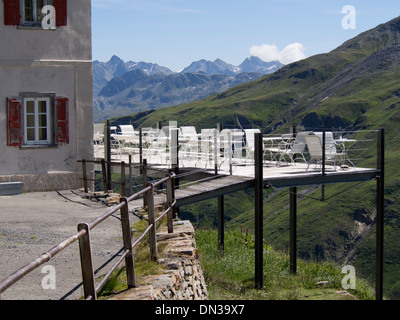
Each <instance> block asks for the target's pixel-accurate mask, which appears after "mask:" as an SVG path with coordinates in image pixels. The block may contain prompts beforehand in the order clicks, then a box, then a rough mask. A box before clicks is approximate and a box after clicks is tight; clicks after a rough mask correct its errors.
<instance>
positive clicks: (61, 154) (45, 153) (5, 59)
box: [0, 0, 93, 191]
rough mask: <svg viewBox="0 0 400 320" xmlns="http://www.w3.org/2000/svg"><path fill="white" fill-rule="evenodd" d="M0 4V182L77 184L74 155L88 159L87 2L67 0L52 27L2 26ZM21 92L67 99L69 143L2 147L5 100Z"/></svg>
mask: <svg viewBox="0 0 400 320" xmlns="http://www.w3.org/2000/svg"><path fill="white" fill-rule="evenodd" d="M3 9H4V8H3V3H2V2H0V43H2V46H1V50H0V84H1V85H0V182H1V181H23V182H24V183H25V191H34V190H52V189H64V188H72V187H78V186H81V185H82V182H81V180H80V179H79V178H80V177H81V173H80V165H79V164H78V163H77V160H78V159H92V158H93V107H92V61H91V59H92V57H91V55H92V49H91V1H90V0H68V1H67V9H68V10H67V12H68V21H67V26H63V27H57V29H56V30H43V29H23V28H19V27H17V26H6V25H4V21H3V19H4V12H3ZM4 44H7V45H4ZM22 92H35V93H39V92H46V93H55V94H56V96H62V97H67V98H68V99H69V138H70V139H69V140H70V142H69V144H64V145H58V146H55V147H43V148H37V147H32V148H26V147H25V148H24V147H10V146H7V114H6V100H7V98H8V97H9V98H11V97H18V96H19V95H20V93H22Z"/></svg>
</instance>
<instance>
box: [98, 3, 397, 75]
mask: <svg viewBox="0 0 400 320" xmlns="http://www.w3.org/2000/svg"><path fill="white" fill-rule="evenodd" d="M346 5H350V6H351V8H353V9H354V10H355V12H354V14H353V12H351V11H346V10H345V11H343V12H342V9H343V7H345V6H346ZM399 15H400V1H399V0H382V1H376V0H374V1H372V0H346V1H341V0H92V29H93V30H92V33H93V60H100V61H108V60H109V59H110V58H111V56H112V55H117V56H119V57H120V58H121V59H123V60H125V61H129V60H131V61H136V62H138V61H145V62H153V63H157V64H159V65H162V66H166V67H168V68H170V69H171V70H173V71H178V70H180V69H182V68H184V67H186V66H188V65H189V64H190V63H191V62H192V61H197V60H200V59H207V60H211V61H214V60H215V59H217V58H220V59H222V60H224V61H225V62H228V63H231V64H234V65H239V64H240V63H241V62H242V61H243V60H244V59H245V58H247V57H249V56H251V55H257V56H259V57H260V58H261V59H263V60H273V59H277V60H281V62H283V63H289V62H292V61H296V60H299V59H302V58H305V57H309V56H312V55H315V54H319V53H325V52H329V51H331V50H333V49H334V48H336V47H337V46H339V45H340V44H342V43H343V42H344V41H346V40H348V39H351V38H353V37H354V36H356V35H358V34H359V33H361V32H363V31H366V30H368V29H371V28H373V27H375V26H377V25H378V24H380V23H385V22H387V21H389V20H391V19H393V18H396V17H397V16H399ZM351 22H354V24H353V25H351ZM350 27H351V28H350ZM282 60H283V61H282Z"/></svg>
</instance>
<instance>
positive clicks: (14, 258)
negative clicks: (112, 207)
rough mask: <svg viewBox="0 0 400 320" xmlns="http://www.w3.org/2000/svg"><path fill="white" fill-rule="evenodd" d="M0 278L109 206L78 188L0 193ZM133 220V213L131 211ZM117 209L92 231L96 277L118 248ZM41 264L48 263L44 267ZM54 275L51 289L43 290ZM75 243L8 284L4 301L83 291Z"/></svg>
mask: <svg viewBox="0 0 400 320" xmlns="http://www.w3.org/2000/svg"><path fill="white" fill-rule="evenodd" d="M0 208H1V209H0V281H2V280H3V279H4V278H6V277H7V276H9V275H10V274H11V273H13V272H15V271H17V270H18V269H19V268H21V267H23V266H25V265H26V264H28V263H30V262H31V261H33V260H35V259H37V258H39V257H40V256H41V255H42V254H43V253H44V252H47V251H48V250H50V249H51V248H53V247H54V246H55V245H58V244H59V243H61V242H62V241H64V240H65V239H67V238H68V237H70V236H72V235H74V234H75V233H76V232H77V225H78V224H79V223H81V222H87V223H89V222H91V221H92V220H94V219H95V218H96V217H98V216H100V215H101V214H103V213H105V212H106V211H108V209H109V208H108V207H107V206H105V205H104V204H102V203H101V202H92V201H90V200H86V199H83V198H82V197H81V194H79V192H77V191H74V192H71V191H63V192H36V193H28V194H22V195H17V196H3V197H0ZM130 217H131V222H133V221H135V220H136V219H137V218H136V217H135V216H134V215H133V214H132V215H131V216H130ZM119 218H120V217H119V213H116V214H114V215H113V216H111V217H110V218H108V219H107V220H106V221H104V222H102V223H101V224H100V225H98V226H97V227H96V228H94V229H93V230H92V232H91V242H92V259H93V264H94V269H95V276H96V277H97V276H99V275H102V274H105V273H106V272H107V271H108V270H109V267H111V265H110V264H109V262H110V261H111V260H112V262H114V261H115V259H116V258H117V256H118V253H119V252H120V250H121V249H122V237H121V224H120V219H119ZM44 266H50V269H49V270H50V271H47V272H45V269H43V267H44ZM42 271H43V272H44V273H41V272H42ZM50 275H55V278H54V279H55V289H52V288H48V289H44V288H43V286H42V281H44V284H45V287H46V284H47V285H48V284H50V282H49V281H46V280H47V279H49V277H50ZM81 281H82V278H81V269H80V258H79V248H78V242H75V243H73V244H72V245H70V246H69V247H68V248H66V249H65V250H63V251H62V252H61V253H59V254H58V255H56V256H55V257H54V258H53V259H51V260H50V261H48V262H47V263H46V264H44V265H43V266H41V267H39V268H38V269H36V270H35V271H33V272H32V273H31V274H29V275H28V276H26V277H24V278H23V279H22V280H20V281H19V282H18V283H17V284H15V285H14V286H12V287H11V288H9V289H7V290H6V291H5V292H4V293H3V294H2V296H1V298H2V299H3V300H59V299H67V300H73V299H79V298H80V297H81V296H82V295H83V289H82V285H81Z"/></svg>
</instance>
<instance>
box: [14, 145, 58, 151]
mask: <svg viewBox="0 0 400 320" xmlns="http://www.w3.org/2000/svg"><path fill="white" fill-rule="evenodd" d="M19 148H20V150H32V149H57V148H58V145H57V144H30V145H28V144H25V145H23V146H20V147H19Z"/></svg>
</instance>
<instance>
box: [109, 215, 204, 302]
mask: <svg viewBox="0 0 400 320" xmlns="http://www.w3.org/2000/svg"><path fill="white" fill-rule="evenodd" d="M157 242H158V244H159V245H161V244H165V245H166V247H165V249H163V254H162V255H163V258H162V259H159V263H160V264H162V265H164V267H165V269H166V272H165V273H164V274H162V275H156V276H148V277H145V278H141V279H140V282H141V283H142V284H143V283H144V285H141V286H140V287H138V288H134V289H130V290H128V291H126V292H124V293H122V294H119V295H116V296H114V297H113V298H111V299H112V300H207V299H208V293H207V287H206V284H205V281H204V277H203V272H202V270H201V267H200V264H199V262H198V260H197V255H196V251H197V249H196V241H195V233H194V228H193V226H192V224H191V223H190V221H175V222H174V233H172V234H169V233H168V232H167V231H166V230H161V231H160V233H158V234H157Z"/></svg>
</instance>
